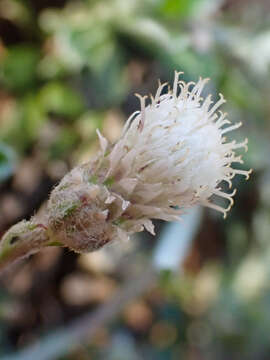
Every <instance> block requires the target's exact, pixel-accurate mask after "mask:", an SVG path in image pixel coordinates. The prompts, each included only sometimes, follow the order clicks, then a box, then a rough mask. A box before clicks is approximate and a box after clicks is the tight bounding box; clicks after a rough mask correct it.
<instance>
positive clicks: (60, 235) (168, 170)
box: [48, 72, 250, 252]
mask: <svg viewBox="0 0 270 360" xmlns="http://www.w3.org/2000/svg"><path fill="white" fill-rule="evenodd" d="M179 75H180V73H177V72H176V73H175V79H174V85H173V89H172V91H168V92H167V93H165V94H162V91H163V89H164V88H165V86H166V84H163V85H160V86H159V87H158V90H157V93H156V95H155V98H153V97H152V98H151V104H150V105H147V106H146V105H145V97H141V96H139V95H138V96H139V98H140V102H141V110H140V111H136V112H135V113H134V114H132V115H131V117H130V118H129V119H128V120H127V123H126V125H125V127H124V129H123V132H122V135H121V137H120V139H119V141H118V142H117V143H116V144H115V145H114V146H110V145H109V144H108V141H107V140H106V139H105V138H104V137H103V136H102V135H101V134H100V133H99V132H98V136H99V139H100V145H101V152H100V153H99V154H98V156H97V157H96V159H95V160H94V161H92V162H89V163H87V164H84V165H82V166H78V167H76V168H75V169H73V170H72V171H71V172H70V173H69V174H67V175H66V176H65V177H64V178H63V180H62V181H61V182H60V184H59V185H58V186H57V187H56V188H55V189H54V191H53V192H52V194H51V197H50V200H49V206H48V213H49V216H48V219H49V220H48V224H49V225H48V227H49V232H50V233H51V234H52V235H53V237H54V238H55V239H58V241H60V242H62V243H64V244H66V245H67V246H69V247H70V248H72V249H74V250H76V251H80V252H81V251H92V250H95V249H97V248H99V247H101V246H103V245H104V244H106V243H109V242H111V241H113V240H114V239H117V238H127V237H129V235H130V234H132V233H135V232H138V231H142V230H143V229H144V228H145V229H146V230H148V231H149V232H151V233H152V234H154V226H153V224H152V222H151V219H163V220H167V221H171V220H176V221H177V220H180V216H181V214H183V212H184V210H185V209H186V208H189V207H191V206H193V205H196V204H201V205H204V206H207V207H210V208H214V209H216V210H218V211H221V212H222V213H223V214H224V217H225V216H226V214H227V212H228V211H229V210H230V208H231V206H232V204H233V195H234V194H235V190H234V191H232V192H231V193H226V192H224V191H222V190H221V187H220V184H221V183H222V182H227V183H228V184H229V187H231V185H232V183H231V179H232V178H233V177H234V175H236V174H240V175H244V176H246V177H247V178H248V176H249V173H250V171H246V170H239V169H235V168H233V167H232V166H231V165H232V163H242V159H241V156H238V155H237V154H236V153H235V151H236V150H238V149H240V148H244V149H245V150H247V140H244V141H243V142H241V143H236V142H235V141H233V142H226V138H225V137H224V134H225V133H227V132H229V131H231V130H234V129H237V128H239V127H240V126H241V123H238V124H235V125H229V126H228V124H230V122H229V121H228V120H227V119H226V114H223V113H222V112H221V111H219V110H218V109H219V107H220V106H221V105H222V104H223V103H224V99H223V97H222V96H221V95H220V99H219V100H218V101H217V102H216V103H215V104H213V102H212V101H211V96H210V95H209V96H208V97H207V98H206V99H205V100H204V99H203V98H202V97H201V93H202V90H203V87H204V85H205V83H206V82H207V79H204V80H202V79H199V81H198V83H197V84H195V83H193V82H190V83H185V82H184V81H179V79H178V78H179ZM213 195H215V196H219V197H222V198H225V200H226V201H227V202H228V206H227V207H226V208H223V207H221V206H219V205H217V204H215V203H214V202H213V200H212V197H213Z"/></svg>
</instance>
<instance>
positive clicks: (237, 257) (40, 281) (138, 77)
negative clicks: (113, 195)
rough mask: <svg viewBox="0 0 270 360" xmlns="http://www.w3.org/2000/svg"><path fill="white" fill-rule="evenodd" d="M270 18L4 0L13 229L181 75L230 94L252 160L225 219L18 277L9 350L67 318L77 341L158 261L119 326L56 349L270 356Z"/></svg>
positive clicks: (158, 3) (4, 193) (204, 6)
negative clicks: (76, 324)
mask: <svg viewBox="0 0 270 360" xmlns="http://www.w3.org/2000/svg"><path fill="white" fill-rule="evenodd" d="M269 25H270V3H269V1H268V0H257V1H254V0H81V1H66V0H25V1H23V0H21V1H20V0H0V235H2V234H3V233H4V232H5V231H6V230H7V229H8V227H9V226H10V225H12V224H14V223H15V222H17V221H18V220H20V219H23V218H29V217H30V216H31V215H33V214H34V213H35V212H37V211H38V209H39V208H40V207H42V206H45V204H46V199H47V198H48V194H49V193H50V191H51V189H52V188H53V186H54V185H55V184H56V183H57V182H58V181H59V180H60V179H61V178H62V177H63V175H64V174H65V173H66V172H67V171H68V170H69V169H71V168H72V167H73V166H75V165H76V164H78V163H81V162H84V161H87V160H88V159H90V158H91V156H92V155H93V154H95V152H96V151H97V149H98V142H97V136H96V132H95V131H96V128H99V129H100V130H101V131H102V133H103V134H104V135H105V136H106V137H107V138H108V139H109V140H110V141H111V142H114V141H116V140H117V138H118V137H119V134H120V131H121V129H122V126H123V124H124V121H125V119H127V117H128V116H129V115H130V114H131V113H132V112H133V111H135V110H137V109H138V106H139V104H138V99H137V98H136V97H135V96H134V95H133V94H134V93H135V92H137V93H140V94H142V95H144V94H148V93H150V92H152V93H153V92H155V90H156V88H157V79H158V78H160V79H161V80H162V81H167V80H169V81H171V80H172V79H173V72H174V70H181V71H184V76H183V78H184V79H185V80H186V81H187V80H188V81H190V80H195V81H196V80H197V79H198V77H199V76H203V77H210V78H211V82H210V83H209V85H208V86H207V89H206V92H205V93H206V94H207V93H209V92H211V93H213V94H214V96H216V97H217V96H218V93H219V92H222V93H223V94H224V96H225V98H226V99H227V104H226V105H225V106H224V108H223V109H225V111H227V112H228V113H229V118H230V119H231V120H232V121H233V122H238V121H242V122H243V124H244V125H243V127H242V128H241V129H239V130H238V131H237V132H235V133H234V134H233V136H234V137H237V139H239V140H240V139H243V138H245V137H248V138H249V151H248V153H247V154H245V157H244V158H245V165H244V168H245V169H248V168H253V169H254V172H253V174H252V176H251V179H250V180H249V181H248V182H246V181H245V180H244V179H243V178H242V177H239V178H236V179H235V181H234V185H235V186H237V187H238V192H237V195H236V196H235V202H236V203H235V205H234V207H233V209H232V210H231V212H230V214H229V216H228V218H227V219H226V220H223V218H222V215H221V214H218V213H215V212H213V211H210V210H205V209H204V210H203V211H200V210H196V214H195V215H194V214H193V215H192V216H193V217H192V216H191V217H189V218H187V220H186V221H184V222H183V223H182V224H180V225H176V224H164V223H162V222H157V223H156V226H157V236H156V237H155V238H154V237H152V236H149V235H147V234H141V235H140V236H136V237H134V238H133V239H132V240H131V241H130V242H129V243H124V244H123V243H119V244H113V245H111V246H109V247H107V248H106V249H104V250H101V251H98V252H96V253H92V254H87V255H78V254H74V253H72V252H69V251H66V250H63V249H60V248H53V247H52V248H50V249H48V250H46V251H43V252H41V253H39V254H37V255H35V256H33V257H31V258H30V259H28V260H27V261H26V262H24V263H23V264H21V265H19V266H18V267H16V268H15V269H13V271H11V272H9V273H7V274H5V276H4V277H2V278H1V280H0V359H1V358H2V357H3V358H4V356H6V355H8V356H11V354H16V353H17V352H18V351H19V350H20V349H23V348H24V347H25V346H31V344H33V343H34V342H35V341H37V340H41V342H42V339H44V338H45V337H46V336H47V335H48V334H51V333H52V332H53V331H54V330H55V329H58V328H59V327H61V326H62V330H61V334H62V335H63V336H64V333H65V327H63V325H64V326H65V325H66V324H72V321H73V320H74V319H77V318H78V317H82V318H83V316H86V315H87V316H88V315H89V314H94V313H95V311H96V310H97V309H98V308H99V307H100V306H104V304H107V305H105V306H109V305H108V304H110V302H111V301H112V299H113V298H114V296H116V295H117V294H118V293H119V292H123V293H124V292H125V287H126V282H128V283H130V280H129V279H130V278H132V279H135V280H133V281H134V286H135V284H137V283H138V282H139V281H140V279H141V278H144V275H145V273H146V272H147V271H149V270H148V268H149V267H151V266H154V267H156V268H157V270H158V275H157V277H156V278H155V279H154V280H153V281H149V282H148V283H147V284H146V285H144V288H143V289H141V291H140V294H136V291H135V293H134V296H133V297H131V299H129V301H128V302H126V303H123V305H121V306H119V308H118V310H117V313H116V314H115V315H116V316H115V317H114V319H113V320H112V321H109V322H103V323H102V322H101V323H100V324H99V326H98V329H97V331H95V334H94V335H92V336H91V338H90V336H89V339H88V340H86V341H85V342H84V343H83V344H80V345H79V346H74V348H72V349H71V350H68V352H67V353H65V354H63V355H62V356H61V355H59V356H57V357H51V358H52V359H58V360H60V359H63V360H64V359H65V360H77V359H78V360H81V359H82V360H84V359H108V360H125V359H129V360H137V359H138V360H139V359H147V360H148V359H150V360H151V359H154V360H167V359H172V360H176V359H187V360H205V359H207V360H212V359H213V360H216V359H218V360H222V359H236V360H238V359H241V360H246V359H247V360H248V359H262V360H263V359H269V357H270V335H269V334H270V286H269V279H270V242H269V234H270V162H269V159H270V156H269V154H270V152H269V137H270V134H269V127H270V125H269V124H270V98H269V93H270V80H269V75H270V71H269V70H270V67H269V65H270V27H269ZM194 216H195V218H194ZM194 219H195V220H194ZM179 243H182V244H184V245H183V246H182V248H177V244H179ZM164 244H165V245H164ZM177 249H178V250H177ZM176 250H177V251H178V253H177V251H176ZM176 253H177V254H178V255H175V254H176ZM172 258H173V261H171V259H172ZM157 259H158V260H157ZM164 259H165V260H164ZM149 264H150V265H149ZM164 264H165V265H164ZM51 345H53V344H50V342H49V343H47V345H46V346H47V350H45V351H44V352H43V355H44V353H46V351H49V348H50V346H51ZM12 359H13V358H12ZM14 359H16V357H15V358H14ZM28 359H29V360H32V359H31V357H30V355H29V356H28V357H27V358H26V360H28ZM36 359H37V358H35V360H36ZM33 360H34V359H33Z"/></svg>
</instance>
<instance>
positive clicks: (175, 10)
mask: <svg viewBox="0 0 270 360" xmlns="http://www.w3.org/2000/svg"><path fill="white" fill-rule="evenodd" d="M196 1H197V2H198V0H163V1H162V2H161V6H160V9H161V11H162V12H163V13H164V14H165V15H170V16H173V17H179V16H187V15H189V13H190V11H191V9H192V6H193V4H194V3H195V2H196Z"/></svg>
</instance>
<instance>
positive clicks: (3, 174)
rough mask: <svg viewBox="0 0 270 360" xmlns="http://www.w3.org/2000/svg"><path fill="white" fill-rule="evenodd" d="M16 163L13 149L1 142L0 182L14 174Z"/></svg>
mask: <svg viewBox="0 0 270 360" xmlns="http://www.w3.org/2000/svg"><path fill="white" fill-rule="evenodd" d="M15 162H16V156H15V153H14V151H13V150H12V148H11V147H9V146H7V145H6V144H4V143H2V142H0V182H2V181H4V180H6V179H7V178H8V177H10V176H11V175H12V174H13V172H14V169H15Z"/></svg>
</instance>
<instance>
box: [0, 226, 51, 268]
mask: <svg viewBox="0 0 270 360" xmlns="http://www.w3.org/2000/svg"><path fill="white" fill-rule="evenodd" d="M51 242H52V241H51V239H50V236H49V233H48V230H47V227H46V225H44V224H42V223H36V222H34V221H32V220H31V221H25V220H23V221H21V222H19V223H17V224H16V225H14V226H12V227H11V228H10V229H9V230H8V231H7V232H6V233H5V234H4V236H3V238H2V239H1V241H0V271H3V270H5V269H6V268H7V267H9V266H10V265H11V264H14V263H15V262H17V261H18V260H20V259H23V258H25V257H27V256H29V255H31V254H34V253H36V252H38V251H39V250H41V248H43V247H45V246H49V245H50V243H51Z"/></svg>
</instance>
